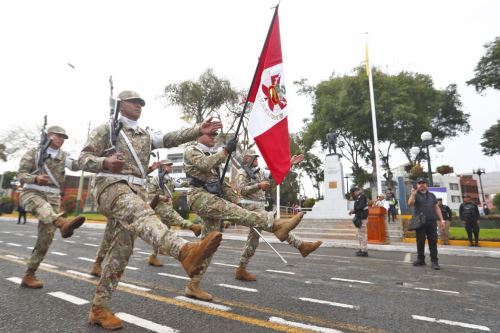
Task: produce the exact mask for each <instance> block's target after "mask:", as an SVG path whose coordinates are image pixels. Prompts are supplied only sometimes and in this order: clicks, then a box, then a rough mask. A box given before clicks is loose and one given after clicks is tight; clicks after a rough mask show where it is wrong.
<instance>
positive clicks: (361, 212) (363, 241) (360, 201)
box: [349, 187, 368, 257]
mask: <svg viewBox="0 0 500 333" xmlns="http://www.w3.org/2000/svg"><path fill="white" fill-rule="evenodd" d="M350 192H351V198H352V199H353V200H354V208H353V209H351V210H350V211H349V215H351V214H354V216H355V217H358V218H359V219H361V226H360V227H359V228H358V240H359V250H358V251H357V252H356V255H357V256H358V257H368V237H367V235H366V222H367V220H368V200H367V199H366V196H365V195H364V194H363V193H362V192H361V190H360V189H359V188H357V187H353V188H351V191H350Z"/></svg>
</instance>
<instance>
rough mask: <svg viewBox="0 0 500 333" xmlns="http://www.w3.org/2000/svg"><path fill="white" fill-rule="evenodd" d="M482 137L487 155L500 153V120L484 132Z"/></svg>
mask: <svg viewBox="0 0 500 333" xmlns="http://www.w3.org/2000/svg"><path fill="white" fill-rule="evenodd" d="M482 139H483V141H482V142H481V146H483V153H484V154H485V155H487V156H493V155H497V154H500V120H497V123H496V124H495V125H492V126H491V127H490V128H488V129H487V130H486V131H485V132H484V134H483V136H482Z"/></svg>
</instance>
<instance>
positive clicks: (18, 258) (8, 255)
mask: <svg viewBox="0 0 500 333" xmlns="http://www.w3.org/2000/svg"><path fill="white" fill-rule="evenodd" d="M5 256H6V257H9V258H12V259H17V260H22V259H23V258H21V257H18V256H14V255H12V254H6V255H5Z"/></svg>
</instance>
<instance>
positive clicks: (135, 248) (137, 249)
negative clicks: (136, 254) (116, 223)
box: [134, 247, 149, 254]
mask: <svg viewBox="0 0 500 333" xmlns="http://www.w3.org/2000/svg"><path fill="white" fill-rule="evenodd" d="M140 250H141V249H140V248H138V247H134V251H140ZM148 254H149V253H148Z"/></svg>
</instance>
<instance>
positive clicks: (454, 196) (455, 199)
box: [450, 184, 460, 203]
mask: <svg viewBox="0 0 500 333" xmlns="http://www.w3.org/2000/svg"><path fill="white" fill-rule="evenodd" d="M450 185H451V184H450ZM455 185H456V184H455ZM451 202H458V203H459V202H460V196H458V195H452V196H451Z"/></svg>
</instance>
